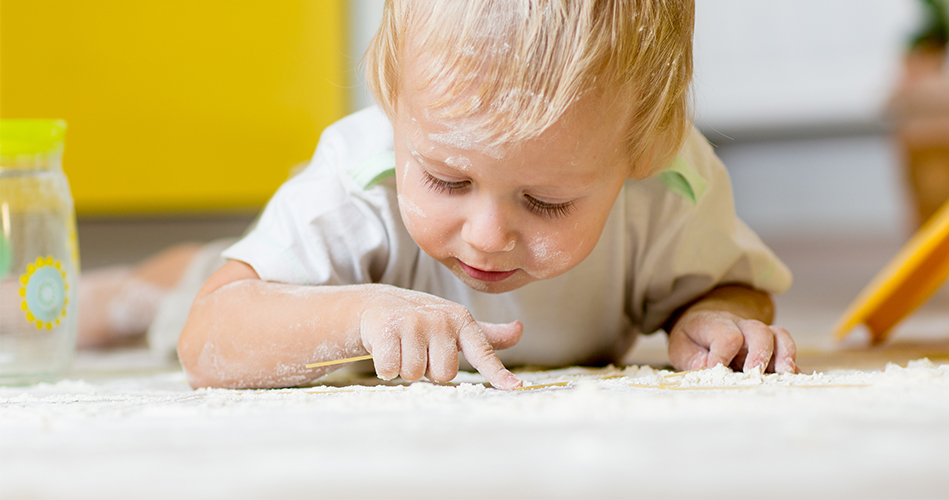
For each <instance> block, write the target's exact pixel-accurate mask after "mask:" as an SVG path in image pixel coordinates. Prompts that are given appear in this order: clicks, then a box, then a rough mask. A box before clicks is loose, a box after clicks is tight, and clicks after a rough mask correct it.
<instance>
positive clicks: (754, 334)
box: [737, 319, 774, 372]
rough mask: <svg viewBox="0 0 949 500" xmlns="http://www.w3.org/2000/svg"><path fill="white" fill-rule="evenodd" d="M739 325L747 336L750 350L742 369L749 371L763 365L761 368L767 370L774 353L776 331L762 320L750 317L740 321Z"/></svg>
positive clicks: (746, 341)
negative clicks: (750, 318)
mask: <svg viewBox="0 0 949 500" xmlns="http://www.w3.org/2000/svg"><path fill="white" fill-rule="evenodd" d="M737 325H738V328H740V329H741V333H742V335H744V337H745V344H746V345H747V350H748V354H747V355H746V356H745V363H744V366H742V371H746V372H747V371H749V370H751V369H753V368H755V367H761V370H762V371H765V370H766V369H767V368H768V363H769V362H770V361H771V356H772V355H773V354H774V333H772V331H771V328H770V327H769V326H768V325H766V324H764V323H762V322H760V321H756V320H749V319H746V320H742V321H739V322H738V323H737Z"/></svg>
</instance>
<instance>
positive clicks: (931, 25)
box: [910, 0, 949, 51]
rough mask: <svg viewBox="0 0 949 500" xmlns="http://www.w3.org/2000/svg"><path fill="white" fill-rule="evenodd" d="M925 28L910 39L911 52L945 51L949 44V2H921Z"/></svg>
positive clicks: (929, 0)
mask: <svg viewBox="0 0 949 500" xmlns="http://www.w3.org/2000/svg"><path fill="white" fill-rule="evenodd" d="M920 2H921V3H922V5H923V19H924V21H923V26H922V27H921V28H920V29H919V30H918V31H917V32H916V33H914V34H913V36H912V38H911V39H910V49H911V50H932V51H943V50H945V49H946V45H947V44H949V0H920Z"/></svg>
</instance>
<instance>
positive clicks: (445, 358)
mask: <svg viewBox="0 0 949 500" xmlns="http://www.w3.org/2000/svg"><path fill="white" fill-rule="evenodd" d="M523 330H524V327H523V325H522V324H521V322H520V321H514V322H511V323H508V324H504V325H499V324H495V323H483V322H480V321H475V319H474V318H473V317H472V316H471V313H470V312H469V311H468V309H467V308H465V307H464V306H462V305H460V304H456V303H454V302H451V301H448V300H445V299H442V298H439V297H435V296H434V295H429V294H427V293H422V292H416V291H412V290H405V289H401V288H396V287H388V286H386V287H383V288H381V289H378V290H376V291H375V296H374V297H373V298H372V299H370V300H369V302H368V303H367V304H366V307H365V309H364V310H363V312H362V314H361V316H360V325H359V331H360V336H361V338H362V343H363V346H364V347H365V348H366V350H367V351H369V353H370V354H372V358H373V362H374V364H375V367H376V374H377V375H378V376H379V377H380V378H382V379H384V380H391V379H393V378H395V377H398V376H401V377H402V378H404V379H405V380H418V379H420V378H422V376H426V377H428V378H429V379H431V380H433V381H436V382H448V381H450V380H452V379H453V378H455V375H456V374H457V373H458V351H461V352H462V353H464V355H465V359H467V360H468V362H469V363H471V366H473V367H474V368H475V369H477V370H478V372H480V373H481V374H482V375H483V376H484V378H486V379H487V380H488V382H490V383H491V385H493V386H494V387H497V388H498V389H514V388H517V387H520V386H521V381H520V380H519V379H518V378H517V377H515V376H514V374H513V373H511V372H510V371H508V370H507V369H506V368H505V367H504V365H503V364H502V363H501V360H500V359H499V358H498V356H497V354H495V352H494V351H495V350H497V349H506V348H508V347H511V346H513V345H515V344H517V342H518V341H519V340H520V339H521V333H522V332H523Z"/></svg>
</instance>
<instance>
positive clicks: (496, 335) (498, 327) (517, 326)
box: [477, 320, 524, 350]
mask: <svg viewBox="0 0 949 500" xmlns="http://www.w3.org/2000/svg"><path fill="white" fill-rule="evenodd" d="M477 323H478V326H480V327H481V331H482V332H484V336H485V337H486V338H487V339H488V343H489V344H491V347H493V348H494V349H495V350H500V349H507V348H509V347H514V346H515V345H517V343H518V342H520V340H521V334H522V333H524V324H523V323H521V322H520V321H517V320H515V321H512V322H510V323H504V324H499V323H485V322H483V321H478V322H477Z"/></svg>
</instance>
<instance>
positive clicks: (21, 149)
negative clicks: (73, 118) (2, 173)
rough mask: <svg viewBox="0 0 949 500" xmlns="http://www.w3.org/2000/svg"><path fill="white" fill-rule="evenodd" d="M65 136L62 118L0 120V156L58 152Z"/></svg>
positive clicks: (64, 125)
mask: <svg viewBox="0 0 949 500" xmlns="http://www.w3.org/2000/svg"><path fill="white" fill-rule="evenodd" d="M65 136H66V122H65V121H63V120H13V119H11V120H0V156H3V157H14V156H20V155H35V154H42V153H59V152H62V150H63V138H64V137H65Z"/></svg>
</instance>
